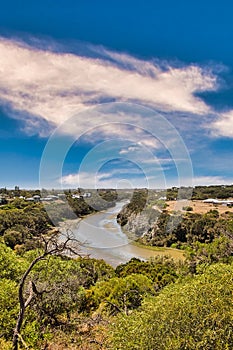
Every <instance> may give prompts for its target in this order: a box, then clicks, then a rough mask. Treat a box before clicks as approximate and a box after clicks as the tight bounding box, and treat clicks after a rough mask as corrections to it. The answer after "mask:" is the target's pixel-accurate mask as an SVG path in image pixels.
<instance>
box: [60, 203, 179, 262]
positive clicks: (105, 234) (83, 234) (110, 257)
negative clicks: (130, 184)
mask: <svg viewBox="0 0 233 350" xmlns="http://www.w3.org/2000/svg"><path fill="white" fill-rule="evenodd" d="M123 205H125V202H118V203H117V204H116V206H115V207H114V208H110V209H108V210H106V211H103V212H99V213H96V214H92V215H89V216H87V217H85V218H84V219H82V220H81V221H74V222H73V223H70V222H69V224H71V225H72V231H73V233H74V235H75V238H76V239H78V240H79V241H80V242H81V243H82V244H81V247H80V253H81V254H87V255H89V256H90V257H91V258H96V259H104V260H105V261H106V262H107V263H109V264H110V265H112V266H114V267H115V266H117V265H119V264H121V263H125V262H127V261H129V260H130V259H131V258H133V257H136V258H140V259H144V260H146V259H149V258H150V257H153V256H158V255H170V256H171V257H173V258H174V259H182V252H181V251H178V250H177V249H169V248H168V249H166V248H164V249H161V250H150V249H148V248H143V247H138V246H136V245H134V244H133V243H132V242H131V241H130V240H129V239H128V237H127V236H126V234H125V233H123V232H122V230H121V226H120V225H119V224H118V223H117V220H116V217H117V214H118V213H119V211H120V210H121V208H122V207H123ZM63 227H64V226H63Z"/></svg>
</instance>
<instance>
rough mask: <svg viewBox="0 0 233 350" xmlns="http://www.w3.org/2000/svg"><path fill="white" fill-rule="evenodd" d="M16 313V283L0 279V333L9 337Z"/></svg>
mask: <svg viewBox="0 0 233 350" xmlns="http://www.w3.org/2000/svg"><path fill="white" fill-rule="evenodd" d="M17 313H18V300H17V283H16V282H14V281H11V280H8V279H6V278H2V279H0V315H1V317H0V334H1V336H2V337H4V338H5V339H6V340H7V339H8V340H9V339H11V337H12V334H13V329H14V326H15V320H16V318H17Z"/></svg>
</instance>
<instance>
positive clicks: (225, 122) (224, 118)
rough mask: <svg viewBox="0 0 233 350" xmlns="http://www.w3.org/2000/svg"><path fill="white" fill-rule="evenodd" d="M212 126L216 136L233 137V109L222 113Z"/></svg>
mask: <svg viewBox="0 0 233 350" xmlns="http://www.w3.org/2000/svg"><path fill="white" fill-rule="evenodd" d="M210 128H211V130H212V134H213V135H214V136H225V137H233V110H230V111H228V112H225V113H222V114H220V115H219V116H218V119H217V120H216V121H215V122H213V123H212V124H211V125H210Z"/></svg>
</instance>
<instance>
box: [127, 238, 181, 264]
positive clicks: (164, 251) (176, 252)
mask: <svg viewBox="0 0 233 350" xmlns="http://www.w3.org/2000/svg"><path fill="white" fill-rule="evenodd" d="M130 244H133V245H135V246H137V247H140V248H143V249H147V250H150V251H152V252H156V253H161V255H169V256H172V258H173V259H175V260H177V259H178V260H182V261H184V260H185V252H184V251H183V250H180V249H176V248H169V247H155V246H149V245H145V244H142V243H139V242H137V241H132V242H131V243H130ZM158 255H159V254H158Z"/></svg>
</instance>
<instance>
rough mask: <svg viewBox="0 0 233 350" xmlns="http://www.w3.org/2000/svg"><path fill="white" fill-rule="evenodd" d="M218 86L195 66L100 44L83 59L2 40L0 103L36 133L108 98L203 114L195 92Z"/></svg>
mask: <svg viewBox="0 0 233 350" xmlns="http://www.w3.org/2000/svg"><path fill="white" fill-rule="evenodd" d="M54 45H55V44H54ZM216 89H217V77H216V76H215V75H214V74H212V73H211V71H210V70H209V69H208V68H206V69H205V68H203V67H202V68H201V67H199V66H197V65H187V66H183V67H178V68H177V67H173V66H172V65H168V64H166V67H165V68H164V63H163V62H161V66H160V65H159V63H158V62H157V63H153V62H152V61H145V60H139V59H136V58H134V57H132V56H129V55H126V54H120V53H114V52H110V51H107V50H106V49H104V48H96V50H93V55H92V57H90V56H89V57H88V56H87V57H85V56H83V55H82V56H81V55H79V54H71V53H65V52H60V53H59V52H54V51H53V52H52V51H50V50H49V49H48V50H46V49H45V48H44V49H40V48H37V47H35V46H28V45H26V44H25V43H23V42H20V41H17V40H13V39H12V40H9V39H4V38H1V39H0V99H1V102H2V104H3V105H4V104H5V105H7V106H8V108H10V109H11V112H12V111H13V113H15V115H16V117H17V118H23V119H26V122H27V126H28V128H33V127H34V128H35V129H36V130H38V132H39V133H40V121H41V120H44V121H47V122H48V123H49V124H52V125H54V126H57V125H59V124H60V123H62V122H64V121H65V120H66V119H67V118H69V117H70V116H71V115H73V114H74V113H75V112H80V111H84V110H86V109H87V108H89V106H90V105H91V106H93V105H96V104H98V103H100V102H103V101H106V100H113V101H134V102H135V101H137V102H139V103H142V104H144V105H147V106H151V107H154V108H156V109H158V110H160V111H165V112H169V111H172V112H174V111H177V112H187V113H195V114H200V115H204V114H207V113H209V112H210V111H211V108H210V107H209V106H208V105H207V104H206V103H205V102H204V101H203V100H202V99H201V98H200V97H197V95H196V94H197V93H198V92H203V91H209V90H216ZM44 129H46V127H44V128H43V130H44Z"/></svg>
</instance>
